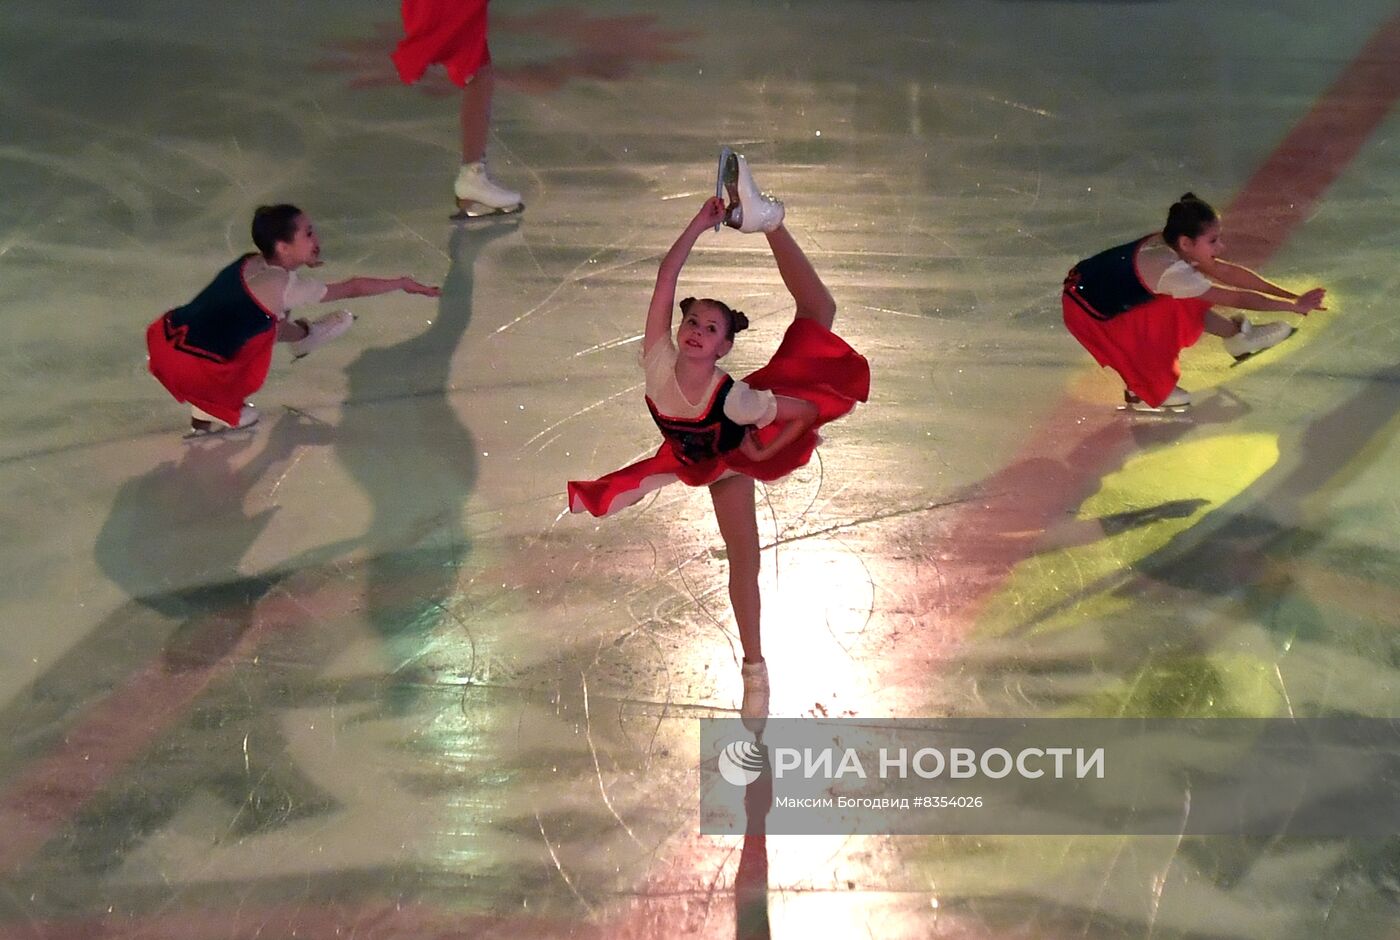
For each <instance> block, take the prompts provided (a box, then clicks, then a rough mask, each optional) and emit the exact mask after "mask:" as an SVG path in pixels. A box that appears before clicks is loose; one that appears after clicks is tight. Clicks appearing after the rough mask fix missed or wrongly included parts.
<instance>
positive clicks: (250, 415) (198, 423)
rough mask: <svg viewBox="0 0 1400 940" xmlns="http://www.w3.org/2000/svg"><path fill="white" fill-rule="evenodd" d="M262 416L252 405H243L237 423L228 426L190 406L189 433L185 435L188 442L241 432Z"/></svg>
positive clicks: (225, 422)
mask: <svg viewBox="0 0 1400 940" xmlns="http://www.w3.org/2000/svg"><path fill="white" fill-rule="evenodd" d="M260 417H262V415H260V414H258V409H256V408H254V407H253V406H252V405H244V406H243V408H242V409H241V410H240V411H239V413H238V423H237V424H229V423H228V422H227V421H223V420H221V419H219V418H216V417H214V416H213V415H211V414H210V413H209V412H207V411H205V410H204V409H202V408H199V407H196V406H195V405H190V431H189V433H188V434H186V435H185V439H186V440H189V439H190V438H194V437H209V436H210V435H213V434H223V433H225V432H228V431H242V430H244V429H246V428H251V427H252V426H253V425H255V424H257V423H258V419H259V418H260Z"/></svg>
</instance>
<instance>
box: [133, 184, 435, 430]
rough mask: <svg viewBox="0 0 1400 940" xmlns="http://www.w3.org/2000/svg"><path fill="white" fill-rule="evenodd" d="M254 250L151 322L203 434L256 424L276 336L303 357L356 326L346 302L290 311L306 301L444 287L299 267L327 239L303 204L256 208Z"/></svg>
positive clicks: (175, 384) (161, 357)
mask: <svg viewBox="0 0 1400 940" xmlns="http://www.w3.org/2000/svg"><path fill="white" fill-rule="evenodd" d="M252 228H253V244H254V245H256V246H257V249H258V251H257V253H256V254H254V253H250V254H246V255H244V256H242V257H241V258H239V259H237V260H236V261H234V262H233V263H232V264H230V265H228V266H227V267H226V268H224V269H223V270H222V271H220V272H219V273H218V274H217V275H215V277H214V280H213V281H212V282H210V284H209V286H208V287H206V288H204V290H202V291H200V292H199V294H198V295H197V296H196V297H195V298H194V300H191V301H190V302H189V303H187V304H185V305H184V306H183V307H176V308H175V309H174V310H171V311H169V312H168V313H164V314H161V315H160V316H159V317H157V318H156V319H155V320H154V322H152V323H151V325H150V326H149V327H147V328H146V349H147V351H148V352H149V354H150V368H151V374H152V375H154V376H155V377H156V379H158V380H159V381H160V384H161V385H164V386H165V388H166V391H168V392H170V394H171V395H173V396H174V397H175V400H176V401H178V402H188V403H189V406H190V427H191V429H192V433H194V434H205V433H210V432H213V431H225V430H229V429H231V428H246V427H251V426H252V425H254V424H256V423H257V421H258V412H257V409H255V408H254V407H253V406H252V405H250V404H248V403H247V402H246V401H245V400H244V399H246V398H247V397H248V396H249V395H252V394H253V393H254V392H256V391H257V390H258V389H259V388H261V387H262V384H263V382H264V381H265V380H266V379H267V370H268V367H269V366H271V364H272V347H273V343H274V342H285V343H290V344H291V349H292V354H293V355H294V356H295V357H296V358H301V357H302V356H304V355H306V354H307V353H309V352H311V351H312V350H313V349H315V348H316V347H318V346H320V345H322V344H323V343H326V342H328V341H330V340H332V339H335V338H336V337H337V336H339V335H341V334H342V333H344V332H345V331H346V330H348V329H350V324H351V323H352V322H354V317H353V316H352V315H351V313H350V312H349V311H348V310H336V311H333V312H331V313H328V314H326V315H325V316H323V317H321V318H319V319H317V320H313V321H309V322H308V321H307V320H304V319H296V320H293V319H291V318H290V317H289V316H288V313H289V312H290V311H291V310H293V309H295V308H297V307H301V306H305V305H307V304H314V303H329V302H331V301H336V300H344V299H346V298H350V297H372V296H374V295H376V294H385V293H388V292H389V291H394V290H402V291H405V292H406V293H410V294H422V295H424V296H427V297H436V296H438V294H439V293H441V292H440V291H439V290H438V288H436V287H429V286H428V285H426V284H420V283H418V282H417V281H415V280H414V279H413V278H411V277H395V278H378V277H352V278H349V279H348V280H344V281H339V282H337V283H335V284H323V283H321V282H320V281H317V280H315V279H313V278H310V277H305V276H303V275H301V274H298V273H297V269H298V268H300V267H303V266H304V267H318V266H319V265H320V264H321V242H320V240H319V239H318V238H317V237H316V230H315V228H314V227H313V226H312V224H311V219H310V218H308V217H307V216H306V214H305V213H303V212H302V211H301V210H300V209H298V208H297V207H296V206H290V205H285V204H284V205H277V206H261V207H259V208H258V210H257V211H256V212H254V213H253V227H252Z"/></svg>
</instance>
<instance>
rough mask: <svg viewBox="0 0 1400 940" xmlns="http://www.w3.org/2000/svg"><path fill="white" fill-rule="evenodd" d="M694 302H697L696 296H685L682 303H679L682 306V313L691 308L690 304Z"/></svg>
mask: <svg viewBox="0 0 1400 940" xmlns="http://www.w3.org/2000/svg"><path fill="white" fill-rule="evenodd" d="M693 303H695V298H694V297H685V298H683V299H682V300H681V302H680V304H679V306H680V308H681V313H685V312H686V311H687V310H689V309H690V305H691V304H693Z"/></svg>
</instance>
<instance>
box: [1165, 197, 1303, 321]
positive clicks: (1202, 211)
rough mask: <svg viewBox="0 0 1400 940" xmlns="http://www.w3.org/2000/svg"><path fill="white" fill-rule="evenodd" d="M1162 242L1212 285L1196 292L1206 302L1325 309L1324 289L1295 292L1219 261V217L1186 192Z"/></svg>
mask: <svg viewBox="0 0 1400 940" xmlns="http://www.w3.org/2000/svg"><path fill="white" fill-rule="evenodd" d="M1162 240H1163V241H1165V242H1166V243H1167V246H1168V247H1169V248H1171V249H1172V251H1174V252H1176V254H1177V256H1178V257H1180V258H1181V260H1183V261H1185V262H1186V263H1187V264H1189V265H1190V266H1191V267H1193V268H1195V269H1196V270H1197V271H1199V272H1200V273H1201V275H1203V276H1204V277H1206V278H1207V279H1209V280H1210V281H1211V282H1213V283H1212V285H1211V286H1210V287H1209V289H1207V290H1205V291H1204V292H1203V293H1198V294H1196V296H1198V297H1200V299H1201V300H1204V301H1206V302H1207V303H1211V304H1215V305H1218V306H1221V307H1234V308H1236V309H1238V310H1265V311H1274V312H1281V313H1299V314H1303V315H1306V314H1308V313H1309V312H1311V311H1313V310H1326V309H1327V308H1326V307H1324V306H1322V303H1323V300H1324V299H1325V298H1326V295H1327V291H1326V290H1324V289H1323V288H1321V287H1314V288H1313V289H1312V290H1310V291H1307V292H1306V293H1303V294H1295V293H1293V292H1292V291H1290V290H1286V289H1284V288H1282V287H1280V286H1278V285H1277V284H1274V283H1273V282H1271V281H1267V280H1265V279H1264V278H1262V277H1260V276H1259V275H1258V274H1255V273H1254V272H1253V271H1251V270H1249V269H1248V268H1246V267H1244V266H1242V265H1238V264H1234V263H1232V262H1229V261H1226V260H1224V259H1223V258H1221V257H1220V254H1221V252H1223V251H1224V250H1225V241H1224V238H1223V236H1222V229H1221V224H1220V218H1219V216H1218V215H1216V213H1215V210H1214V209H1212V208H1211V207H1210V206H1209V205H1208V204H1207V203H1206V202H1204V201H1203V200H1201V199H1198V198H1197V197H1196V196H1195V195H1193V194H1191V193H1187V194H1186V195H1185V196H1182V197H1181V199H1180V200H1178V201H1177V203H1176V204H1175V205H1173V206H1172V208H1171V211H1170V212H1169V213H1168V214H1167V224H1166V227H1165V228H1163V230H1162ZM1222 285H1223V286H1222ZM1202 286H1204V285H1202Z"/></svg>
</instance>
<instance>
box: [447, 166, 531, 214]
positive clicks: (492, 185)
mask: <svg viewBox="0 0 1400 940" xmlns="http://www.w3.org/2000/svg"><path fill="white" fill-rule="evenodd" d="M452 192H453V194H454V195H456V197H457V213H456V214H455V215H454V216H452V219H453V221H461V220H462V219H479V218H482V217H484V216H488V215H509V214H510V213H512V212H519V211H520V210H521V209H524V208H525V203H524V202H522V201H521V200H520V194H519V193H517V192H515V191H514V190H510V189H506V188H505V187H504V186H502V185H501V184H499V183H497V182H496V181H495V180H493V179H492V178H491V175H490V174H489V173H488V172H487V170H486V161H485V160H478V161H476V162H475V163H463V164H462V168H461V169H460V170H458V171H457V180H456V182H454V183H453V184H452Z"/></svg>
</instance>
